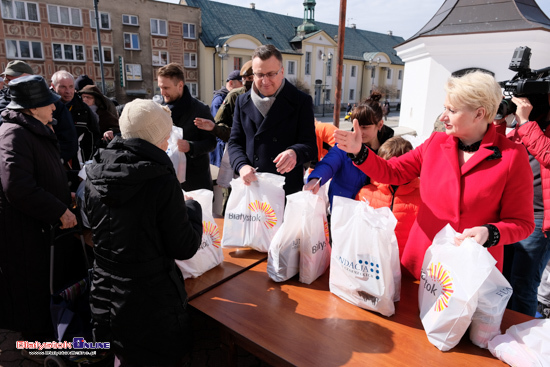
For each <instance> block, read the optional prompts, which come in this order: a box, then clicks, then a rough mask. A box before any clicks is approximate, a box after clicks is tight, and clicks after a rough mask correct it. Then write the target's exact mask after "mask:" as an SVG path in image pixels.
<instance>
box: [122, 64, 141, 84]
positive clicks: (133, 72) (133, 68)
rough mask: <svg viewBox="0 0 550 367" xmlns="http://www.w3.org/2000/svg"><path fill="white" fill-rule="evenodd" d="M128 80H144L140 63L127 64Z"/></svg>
mask: <svg viewBox="0 0 550 367" xmlns="http://www.w3.org/2000/svg"><path fill="white" fill-rule="evenodd" d="M126 80H142V78H141V65H140V64H126Z"/></svg>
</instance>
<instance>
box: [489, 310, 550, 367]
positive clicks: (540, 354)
mask: <svg viewBox="0 0 550 367" xmlns="http://www.w3.org/2000/svg"><path fill="white" fill-rule="evenodd" d="M489 351H490V352H491V353H492V354H493V355H494V356H495V357H497V358H498V359H500V360H501V361H503V362H506V363H508V364H509V365H510V366H517V367H548V366H550V319H537V320H531V321H527V322H524V323H521V324H518V325H514V326H511V327H510V328H509V329H508V330H506V333H505V334H503V335H497V336H495V337H494V338H493V339H492V340H491V341H490V342H489Z"/></svg>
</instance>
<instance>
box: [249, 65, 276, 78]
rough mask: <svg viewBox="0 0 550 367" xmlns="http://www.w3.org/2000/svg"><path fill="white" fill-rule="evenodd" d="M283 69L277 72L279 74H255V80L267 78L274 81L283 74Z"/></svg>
mask: <svg viewBox="0 0 550 367" xmlns="http://www.w3.org/2000/svg"><path fill="white" fill-rule="evenodd" d="M282 69H283V67H282V66H281V67H280V68H279V70H277V72H274V71H272V72H270V73H266V74H262V73H254V77H255V78H258V79H263V78H267V79H273V78H275V77H276V76H277V75H279V73H280V72H281V70H282Z"/></svg>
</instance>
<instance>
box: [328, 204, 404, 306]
mask: <svg viewBox="0 0 550 367" xmlns="http://www.w3.org/2000/svg"><path fill="white" fill-rule="evenodd" d="M396 224H397V220H396V219H395V217H394V215H393V213H392V212H391V210H390V209H389V208H379V209H374V208H372V207H371V206H369V205H368V203H367V202H362V201H356V200H352V199H347V198H343V197H340V196H335V197H334V199H333V206H332V221H331V230H332V256H331V262H330V291H331V292H332V293H334V294H335V295H337V296H338V297H340V298H342V299H344V300H345V301H347V302H349V303H351V304H354V305H356V306H359V307H361V308H365V309H367V310H372V311H376V312H379V313H381V314H382V315H384V316H391V315H393V314H394V313H395V305H394V301H396V300H399V291H400V289H401V268H400V265H399V248H398V247H397V239H396V237H395V233H394V230H395V225H396Z"/></svg>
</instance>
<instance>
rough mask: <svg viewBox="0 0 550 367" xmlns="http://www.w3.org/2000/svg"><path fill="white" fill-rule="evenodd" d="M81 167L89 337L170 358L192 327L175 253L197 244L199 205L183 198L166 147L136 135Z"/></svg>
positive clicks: (147, 358)
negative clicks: (89, 259)
mask: <svg viewBox="0 0 550 367" xmlns="http://www.w3.org/2000/svg"><path fill="white" fill-rule="evenodd" d="M98 158H99V160H98ZM86 172H87V176H88V180H87V182H86V194H85V200H86V210H87V213H88V219H89V222H90V225H91V228H92V232H93V242H94V246H95V248H94V252H95V255H96V260H95V263H94V272H93V281H92V288H91V294H90V296H91V300H90V302H91V308H92V316H93V327H94V337H95V339H96V341H98V342H101V341H110V342H112V343H113V344H112V347H113V348H114V350H115V353H117V354H118V355H122V356H123V357H124V359H127V360H129V361H131V362H133V363H135V364H140V365H142V364H151V365H153V364H154V365H161V364H169V363H174V361H175V360H177V359H178V358H181V356H183V355H184V354H185V353H186V347H188V346H189V345H190V342H189V338H190V329H191V328H190V324H189V320H188V315H187V312H186V310H185V308H186V303H187V294H186V292H185V288H184V283H183V278H182V277H181V273H180V272H179V270H178V269H177V267H176V266H175V262H174V259H189V258H191V257H192V256H193V255H194V254H195V252H196V251H197V249H198V247H199V244H200V242H201V237H202V212H201V208H200V205H199V204H198V203H197V202H195V201H192V200H189V201H187V202H185V201H184V197H183V193H182V190H181V188H180V184H179V182H178V179H177V177H176V174H175V171H174V168H173V165H172V162H171V161H170V159H169V158H168V156H167V155H166V153H165V152H163V151H162V150H161V149H159V148H157V147H156V146H154V145H152V144H150V143H148V142H147V141H145V140H142V139H127V140H124V139H122V138H120V137H115V139H113V141H111V143H110V144H109V145H108V146H107V148H106V149H105V150H104V151H103V152H102V153H101V155H100V156H96V159H95V161H94V163H93V164H91V165H90V166H88V167H87V170H86Z"/></svg>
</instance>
